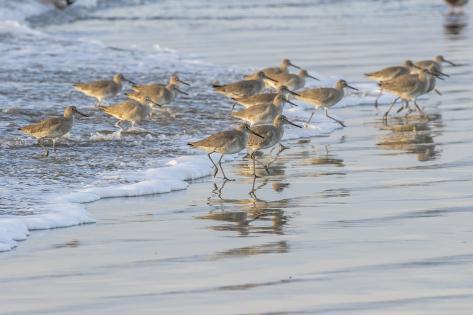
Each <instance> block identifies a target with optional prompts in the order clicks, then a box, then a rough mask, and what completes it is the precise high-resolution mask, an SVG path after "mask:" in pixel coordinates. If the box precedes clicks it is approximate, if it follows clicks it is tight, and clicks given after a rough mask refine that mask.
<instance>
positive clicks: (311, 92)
mask: <svg viewBox="0 0 473 315" xmlns="http://www.w3.org/2000/svg"><path fill="white" fill-rule="evenodd" d="M344 88H349V89H352V90H355V91H358V89H357V88H354V87H353V86H350V85H349V84H348V83H347V81H345V80H338V81H337V83H336V84H335V87H334V88H330V87H323V88H315V89H305V90H302V91H298V92H297V93H298V94H299V95H300V96H295V98H296V99H298V100H301V101H303V102H304V103H308V104H310V105H312V106H315V110H314V111H313V112H312V114H311V115H310V117H309V120H308V121H307V124H309V123H310V121H311V120H312V117H313V116H314V114H315V111H316V110H317V109H319V108H321V107H322V108H324V109H325V116H327V118H330V119H332V120H334V121H336V122H337V123H339V124H340V125H341V126H342V127H345V124H344V123H343V122H341V121H340V120H338V119H335V118H333V117H332V116H329V114H328V109H329V108H330V107H332V106H334V105H335V104H337V103H338V102H340V101H341V100H342V98H343V97H344V96H345V92H344Z"/></svg>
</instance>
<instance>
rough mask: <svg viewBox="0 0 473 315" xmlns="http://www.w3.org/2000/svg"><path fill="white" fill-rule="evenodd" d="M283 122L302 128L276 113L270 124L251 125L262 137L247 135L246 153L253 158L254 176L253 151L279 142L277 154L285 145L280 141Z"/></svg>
mask: <svg viewBox="0 0 473 315" xmlns="http://www.w3.org/2000/svg"><path fill="white" fill-rule="evenodd" d="M284 124H289V125H293V126H295V127H298V128H302V126H299V125H297V124H295V123H293V122H291V121H289V120H288V119H287V118H286V116H284V115H277V116H276V117H275V118H274V121H273V122H272V124H267V125H258V126H253V127H252V130H253V131H254V132H256V133H258V134H259V135H261V136H262V137H255V136H253V135H249V137H248V144H247V148H248V153H249V156H250V158H251V159H252V160H253V176H255V177H256V155H255V152H256V151H258V150H263V149H269V148H272V147H273V146H275V145H276V144H278V143H279V152H278V153H277V154H276V156H277V155H279V153H281V152H282V151H283V150H284V149H285V147H284V146H283V145H282V144H281V143H280V142H281V139H282V137H283V135H284ZM264 168H265V169H266V172H268V164H265V165H264ZM268 173H269V172H268Z"/></svg>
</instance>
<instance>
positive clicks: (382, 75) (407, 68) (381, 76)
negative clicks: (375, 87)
mask: <svg viewBox="0 0 473 315" xmlns="http://www.w3.org/2000/svg"><path fill="white" fill-rule="evenodd" d="M416 68H417V69H420V68H419V67H417V66H416V65H415V64H414V63H413V62H412V60H406V61H405V62H404V64H403V65H402V66H393V67H387V68H384V69H381V70H379V71H374V72H369V73H365V76H366V77H368V78H369V79H371V80H375V81H378V82H380V81H388V80H392V79H394V78H397V77H399V76H401V75H405V74H410V73H411V72H413V71H415V69H416ZM382 94H383V89H380V90H379V94H378V96H377V97H376V100H375V101H374V106H375V107H376V108H377V107H378V101H379V98H380V97H381V95H382Z"/></svg>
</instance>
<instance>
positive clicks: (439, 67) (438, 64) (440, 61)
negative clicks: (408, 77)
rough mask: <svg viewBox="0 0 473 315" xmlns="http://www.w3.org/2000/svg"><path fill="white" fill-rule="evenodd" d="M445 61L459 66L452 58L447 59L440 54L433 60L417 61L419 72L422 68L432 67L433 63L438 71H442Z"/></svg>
mask: <svg viewBox="0 0 473 315" xmlns="http://www.w3.org/2000/svg"><path fill="white" fill-rule="evenodd" d="M443 63H447V64H449V65H451V66H454V67H456V66H458V65H457V64H456V63H454V62H452V61H450V60H447V59H445V58H444V57H443V56H441V55H439V56H435V57H434V58H433V59H431V60H421V61H417V62H416V63H415V65H416V67H417V69H418V71H417V73H419V72H420V71H421V70H422V69H427V68H428V67H430V66H431V65H434V70H435V71H437V72H439V73H440V72H442V68H443V67H442V64H443Z"/></svg>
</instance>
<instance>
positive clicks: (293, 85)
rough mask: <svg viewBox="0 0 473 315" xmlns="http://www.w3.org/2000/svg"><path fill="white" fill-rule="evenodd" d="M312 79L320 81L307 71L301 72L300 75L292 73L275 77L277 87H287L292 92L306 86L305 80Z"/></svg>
mask: <svg viewBox="0 0 473 315" xmlns="http://www.w3.org/2000/svg"><path fill="white" fill-rule="evenodd" d="M306 78H311V79H314V80H317V81H320V80H319V79H317V78H316V77H314V76H312V75H310V74H309V72H307V70H301V71H299V73H298V74H292V73H281V74H278V75H276V76H274V79H275V80H277V81H278V84H277V86H282V85H285V86H287V87H288V89H290V90H292V91H297V90H299V89H302V88H303V87H304V86H305V79H306Z"/></svg>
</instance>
